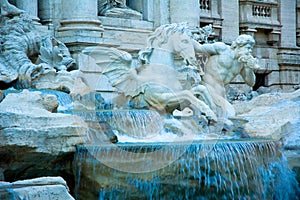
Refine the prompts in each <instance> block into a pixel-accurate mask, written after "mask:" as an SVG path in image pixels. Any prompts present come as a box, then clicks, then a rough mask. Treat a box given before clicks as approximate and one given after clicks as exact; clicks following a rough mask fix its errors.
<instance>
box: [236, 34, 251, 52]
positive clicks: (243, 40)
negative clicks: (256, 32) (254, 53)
mask: <svg viewBox="0 0 300 200" xmlns="http://www.w3.org/2000/svg"><path fill="white" fill-rule="evenodd" d="M254 45H255V40H254V38H253V37H252V36H251V35H246V34H242V35H240V36H238V37H237V38H236V40H235V41H234V42H233V43H232V44H231V48H232V49H236V48H241V47H245V46H248V47H251V48H253V46H254Z"/></svg>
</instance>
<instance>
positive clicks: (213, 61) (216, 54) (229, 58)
mask: <svg viewBox="0 0 300 200" xmlns="http://www.w3.org/2000/svg"><path fill="white" fill-rule="evenodd" d="M254 44H255V40H254V39H253V37H252V36H250V35H240V36H239V37H238V38H237V39H236V40H235V41H234V42H233V43H232V45H231V46H228V45H226V44H225V43H223V42H215V43H211V44H203V45H200V44H199V43H195V51H196V52H198V53H203V54H206V55H207V56H208V60H207V63H206V64H205V68H204V73H205V74H204V76H203V82H204V85H205V86H206V87H207V88H208V90H209V92H210V94H211V96H212V97H213V101H214V103H215V104H216V105H217V106H219V107H221V112H222V114H223V115H225V116H226V117H232V116H234V115H235V111H234V109H233V107H232V105H231V104H230V103H229V102H228V101H227V100H226V96H225V86H226V85H228V84H229V83H230V82H231V81H232V80H233V79H234V78H235V77H236V76H237V75H239V74H240V75H241V76H242V78H243V79H244V81H245V82H246V84H248V85H249V86H251V87H252V86H253V85H254V84H255V74H254V71H255V70H256V69H258V68H259V65H258V63H257V60H256V59H255V58H254V57H253V56H252V49H253V46H254Z"/></svg>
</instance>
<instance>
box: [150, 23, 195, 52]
mask: <svg viewBox="0 0 300 200" xmlns="http://www.w3.org/2000/svg"><path fill="white" fill-rule="evenodd" d="M176 32H178V33H181V34H185V35H187V36H189V37H191V38H192V37H193V36H192V32H191V31H190V29H189V28H188V25H187V23H173V24H165V25H162V26H160V27H158V28H157V29H156V30H155V31H154V32H153V33H152V34H151V35H150V36H149V38H148V40H147V46H148V48H152V47H153V44H154V42H155V43H156V44H157V45H158V46H161V45H162V44H165V43H166V42H168V40H169V38H170V35H172V34H173V33H176Z"/></svg>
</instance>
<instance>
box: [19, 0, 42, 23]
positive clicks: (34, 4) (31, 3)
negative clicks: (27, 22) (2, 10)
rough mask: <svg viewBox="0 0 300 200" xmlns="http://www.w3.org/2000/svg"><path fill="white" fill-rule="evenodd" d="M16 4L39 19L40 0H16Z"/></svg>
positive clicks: (34, 18) (35, 19) (33, 17)
mask: <svg viewBox="0 0 300 200" xmlns="http://www.w3.org/2000/svg"><path fill="white" fill-rule="evenodd" d="M15 3H16V6H17V7H18V8H20V9H22V10H24V11H26V12H27V13H28V15H29V16H31V17H32V19H33V20H34V21H36V22H38V21H39V18H38V1H37V0H26V1H24V0H16V1H15Z"/></svg>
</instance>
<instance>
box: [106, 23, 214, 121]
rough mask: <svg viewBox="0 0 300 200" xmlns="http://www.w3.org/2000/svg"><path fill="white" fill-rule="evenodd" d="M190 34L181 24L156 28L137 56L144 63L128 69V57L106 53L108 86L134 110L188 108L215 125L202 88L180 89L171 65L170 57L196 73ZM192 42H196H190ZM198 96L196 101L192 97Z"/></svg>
mask: <svg viewBox="0 0 300 200" xmlns="http://www.w3.org/2000/svg"><path fill="white" fill-rule="evenodd" d="M193 41H194V40H193V38H192V34H191V32H190V31H189V29H188V28H187V26H185V25H183V24H167V25H163V26H161V27H159V28H157V29H156V30H155V31H154V33H153V34H152V35H150V37H149V38H148V48H147V49H146V50H142V51H141V52H140V59H141V60H142V61H143V62H144V64H142V65H141V66H139V67H137V68H132V67H131V63H132V58H131V56H130V55H129V54H128V53H126V52H123V51H119V50H117V49H114V50H111V51H110V52H108V54H109V55H111V65H110V66H109V67H108V68H107V69H105V70H104V72H103V73H104V74H105V75H106V76H107V77H108V78H109V80H110V82H111V83H112V86H114V87H116V88H117V89H118V90H119V91H120V92H122V93H124V94H125V96H127V97H128V98H129V102H130V105H131V106H132V107H134V108H147V109H155V110H157V111H158V112H160V113H164V114H166V113H167V114H168V113H169V114H171V113H172V112H173V111H174V110H175V109H179V110H182V109H184V108H187V107H189V108H191V109H192V110H193V112H194V115H198V116H200V115H203V114H204V116H205V117H206V118H207V119H208V120H213V121H217V118H216V115H215V114H214V112H213V111H212V109H211V108H210V106H209V105H211V104H212V102H211V98H210V96H209V94H208V92H207V90H206V88H205V87H204V86H202V85H195V86H194V87H190V88H188V89H185V88H183V86H182V84H181V82H180V81H179V78H178V76H179V75H180V73H181V72H180V71H178V69H177V68H176V66H175V64H174V56H175V55H176V54H178V55H180V56H181V57H182V58H183V59H184V60H185V61H186V64H187V65H186V68H188V69H191V70H193V71H194V70H198V71H199V73H200V72H201V71H200V66H199V63H198V61H197V59H196V57H195V51H194V46H193ZM194 42H196V41H194ZM196 96H199V97H196Z"/></svg>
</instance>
